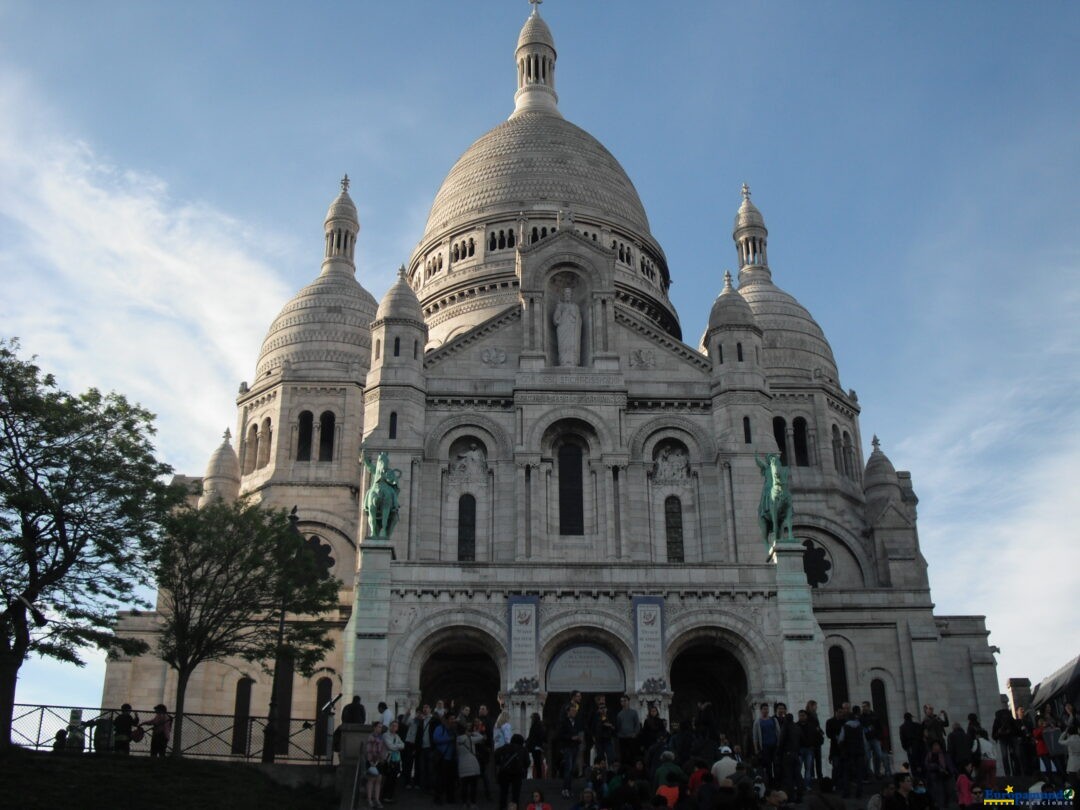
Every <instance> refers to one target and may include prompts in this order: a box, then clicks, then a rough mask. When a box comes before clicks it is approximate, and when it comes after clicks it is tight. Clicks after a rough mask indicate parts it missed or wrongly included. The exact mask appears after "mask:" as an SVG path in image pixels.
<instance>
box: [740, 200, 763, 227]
mask: <svg viewBox="0 0 1080 810" xmlns="http://www.w3.org/2000/svg"><path fill="white" fill-rule="evenodd" d="M750 227H755V228H764V227H765V217H763V216H762V215H761V211H759V210H758V207H757V206H756V205H754V204H753V203H752V202H750V198H749V197H745V198H743V201H742V205H740V206H739V210H738V211H737V212H735V230H736V231H738V230H739V229H740V228H750Z"/></svg>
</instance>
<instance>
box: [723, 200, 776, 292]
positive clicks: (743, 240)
mask: <svg viewBox="0 0 1080 810" xmlns="http://www.w3.org/2000/svg"><path fill="white" fill-rule="evenodd" d="M742 197H743V201H742V205H740V206H739V210H738V212H737V213H736V214H735V230H734V231H733V232H732V235H731V236H732V238H733V239H734V240H735V245H736V247H737V249H738V253H739V272H740V273H742V271H743V269H744V268H753V269H761V270H764V271H765V272H766V273H768V272H769V259H768V254H767V252H766V247H767V245H768V236H769V231H768V230H767V229H766V228H765V217H763V216H762V215H761V211H759V210H758V207H757V206H756V205H754V204H753V203H752V202H750V186H748V185H747V184H746V183H743V185H742Z"/></svg>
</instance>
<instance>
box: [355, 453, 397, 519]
mask: <svg viewBox="0 0 1080 810" xmlns="http://www.w3.org/2000/svg"><path fill="white" fill-rule="evenodd" d="M360 460H361V461H362V462H363V463H364V467H366V468H367V471H368V475H370V476H371V485H370V486H369V487H368V491H367V492H366V493H365V494H364V512H365V513H366V514H367V517H368V528H369V529H370V530H371V536H372V537H378V538H381V539H384V540H389V539H390V532H392V531H393V530H394V527H395V526H396V525H397V521H398V492H399V487H398V479H399V478H401V470H393V469H391V468H390V454H389V453H387V452H386V451H385V450H384V451H383V452H381V453H379V455H378V456H377V457H376V459H375V462H374V463H372V461H371V459H369V458H368V456H367V454H366V453H364V452H363V449H361V455H360Z"/></svg>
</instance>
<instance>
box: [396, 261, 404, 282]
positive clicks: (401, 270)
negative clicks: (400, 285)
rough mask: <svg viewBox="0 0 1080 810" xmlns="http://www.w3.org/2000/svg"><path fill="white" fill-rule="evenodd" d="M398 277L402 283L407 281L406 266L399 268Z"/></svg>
mask: <svg viewBox="0 0 1080 810" xmlns="http://www.w3.org/2000/svg"><path fill="white" fill-rule="evenodd" d="M397 277H398V278H400V279H401V280H402V281H404V280H405V265H404V264H403V265H401V267H399V268H398V269H397Z"/></svg>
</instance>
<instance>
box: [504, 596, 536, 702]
mask: <svg viewBox="0 0 1080 810" xmlns="http://www.w3.org/2000/svg"><path fill="white" fill-rule="evenodd" d="M508 601H509V608H508V611H507V622H508V623H509V626H508V628H507V637H508V639H509V647H510V678H509V681H510V686H511V687H512V686H513V685H514V684H515V683H517V682H518V681H519V680H521V679H522V678H537V677H539V675H540V671H539V665H538V663H537V644H538V640H539V638H540V634H539V628H538V627H537V625H538V624H539V622H540V597H538V596H511V597H510V599H509V600H508Z"/></svg>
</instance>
